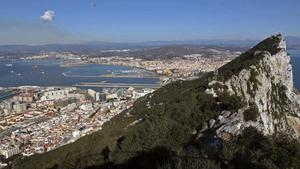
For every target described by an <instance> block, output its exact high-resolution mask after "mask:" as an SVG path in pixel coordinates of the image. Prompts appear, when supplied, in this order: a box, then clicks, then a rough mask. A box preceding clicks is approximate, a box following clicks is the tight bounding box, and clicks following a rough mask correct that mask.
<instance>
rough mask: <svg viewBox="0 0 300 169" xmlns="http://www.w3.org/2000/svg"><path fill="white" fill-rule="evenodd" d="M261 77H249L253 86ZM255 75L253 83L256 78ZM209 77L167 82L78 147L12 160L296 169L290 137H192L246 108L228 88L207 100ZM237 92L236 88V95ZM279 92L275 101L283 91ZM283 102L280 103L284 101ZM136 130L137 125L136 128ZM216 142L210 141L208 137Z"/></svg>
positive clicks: (123, 167)
mask: <svg viewBox="0 0 300 169" xmlns="http://www.w3.org/2000/svg"><path fill="white" fill-rule="evenodd" d="M279 40H280V37H273V38H270V39H267V40H265V41H264V42H263V43H260V44H259V45H258V46H257V47H254V48H253V49H251V50H250V51H249V52H246V53H244V54H242V56H241V57H238V58H236V59H235V60H234V61H233V62H231V63H229V64H227V65H225V66H224V67H222V68H221V69H220V70H219V77H218V78H219V79H221V80H225V79H227V78H230V77H231V76H232V75H233V74H237V73H238V72H239V71H240V70H242V69H244V68H246V69H248V68H249V67H250V66H251V65H253V64H256V63H257V62H258V61H259V59H260V58H262V57H263V55H262V54H256V55H254V52H255V51H257V50H261V51H268V52H270V53H271V54H273V53H274V52H276V51H278V50H279V49H277V48H276V47H277V45H278V42H279ZM264 43H266V44H264ZM257 73H258V72H251V81H253V82H255V81H256V78H255V77H256V75H257ZM252 76H253V77H252ZM212 79H213V74H212V73H207V74H205V75H202V76H201V77H200V78H199V79H196V80H193V81H178V82H175V83H172V84H168V85H166V86H164V87H162V88H160V89H158V90H157V91H155V92H154V93H153V94H150V95H147V96H145V97H143V98H140V99H139V100H137V101H136V102H135V104H134V106H133V108H132V109H130V110H128V111H126V112H123V113H121V114H120V115H118V116H116V117H115V118H113V119H112V120H111V121H109V122H108V123H106V124H105V125H104V127H103V129H102V130H101V131H98V132H96V133H93V134H91V135H88V136H86V137H83V138H81V139H79V140H78V141H76V142H75V143H72V144H69V145H66V146H63V147H61V148H58V149H56V150H53V151H50V152H48V153H45V154H40V155H34V156H30V157H26V158H24V159H21V158H17V159H14V160H13V166H11V167H12V168H14V169H46V168H47V169H50V168H51V169H61V168H68V169H69V168H105V169H108V168H117V169H132V168H133V169H135V168H138V169H156V168H157V169H194V168H195V169H196V168H197V169H204V168H205V169H221V168H222V169H241V168H243V169H252V168H255V169H279V168H280V169H298V168H300V158H299V157H300V144H299V143H298V142H296V141H294V140H288V139H286V138H287V137H285V136H284V137H277V138H268V137H264V136H263V135H262V134H260V133H259V132H257V131H256V130H255V129H252V128H249V129H247V130H246V131H245V132H244V133H243V134H242V135H241V136H239V137H237V138H233V140H231V141H228V142H223V141H221V140H220V139H218V138H215V137H213V136H215V135H214V132H215V130H214V129H210V130H208V131H207V133H204V134H205V136H207V137H204V138H205V140H204V141H202V140H195V138H194V136H193V133H194V131H196V130H197V129H199V127H200V125H202V124H203V123H204V122H207V121H208V120H209V119H212V118H214V117H217V115H218V114H219V113H220V111H222V110H229V111H237V110H238V109H239V108H241V107H244V105H245V104H244V103H243V102H242V98H240V97H237V96H234V95H230V94H229V93H228V92H227V91H226V90H227V88H226V86H223V85H221V84H215V85H214V86H213V87H214V88H215V89H216V90H217V92H218V98H213V97H212V95H209V94H206V93H205V90H206V89H207V87H208V83H209V82H210V81H211V80H212ZM234 90H236V89H234ZM282 91H284V89H283V87H280V86H277V87H276V88H274V91H272V97H274V98H271V99H277V100H274V101H276V102H277V101H278V102H280V100H278V99H279V98H281V96H282V95H284V93H282ZM281 99H282V98H281ZM258 115H259V114H258V110H257V107H255V106H250V108H249V109H248V110H246V111H245V112H244V118H245V120H246V121H249V120H252V121H255V120H256V119H257V116H258ZM132 124H134V125H132ZM210 136H212V137H210Z"/></svg>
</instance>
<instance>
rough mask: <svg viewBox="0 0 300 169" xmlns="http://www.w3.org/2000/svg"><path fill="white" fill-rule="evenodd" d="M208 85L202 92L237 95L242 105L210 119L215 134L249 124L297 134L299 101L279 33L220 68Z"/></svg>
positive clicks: (223, 134) (236, 130)
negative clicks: (212, 120)
mask: <svg viewBox="0 0 300 169" xmlns="http://www.w3.org/2000/svg"><path fill="white" fill-rule="evenodd" d="M208 86H209V88H208V89H207V90H206V92H207V93H211V94H213V95H214V97H218V94H220V93H222V92H227V93H229V94H230V95H236V96H240V97H241V98H242V101H243V102H244V103H245V105H246V106H244V107H243V108H242V109H240V110H239V111H238V112H230V113H228V112H227V114H226V111H225V112H223V113H221V114H220V116H219V117H218V119H214V120H215V121H216V122H218V123H216V122H215V123H214V125H213V127H215V128H216V131H217V134H218V135H219V136H221V137H226V136H227V135H236V134H239V133H240V132H241V131H242V130H243V129H244V128H246V127H249V126H252V127H256V128H257V129H258V130H260V131H262V132H263V133H264V134H265V135H272V134H276V133H277V132H285V133H288V134H290V135H291V136H292V137H298V138H299V137H300V108H299V107H300V106H299V105H300V101H299V95H297V94H296V93H295V89H294V87H293V74H292V66H291V64H290V56H289V55H288V53H287V48H286V43H285V39H284V37H283V35H281V34H277V35H274V36H272V37H270V38H268V39H266V40H264V41H262V42H261V43H259V44H258V45H257V46H255V47H253V48H252V49H250V50H249V51H247V52H245V53H244V54H242V55H241V56H240V57H238V58H236V59H235V60H233V61H232V62H230V63H229V64H227V65H225V66H223V67H222V68H220V69H219V70H218V71H216V72H215V73H214V80H212V81H211V82H210V83H209V85H208ZM224 113H225V116H224V115H223V114H224ZM220 119H221V120H220ZM203 130H204V129H202V131H203ZM200 135H201V134H200Z"/></svg>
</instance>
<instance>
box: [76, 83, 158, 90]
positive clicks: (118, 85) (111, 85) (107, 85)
mask: <svg viewBox="0 0 300 169" xmlns="http://www.w3.org/2000/svg"><path fill="white" fill-rule="evenodd" d="M74 86H76V87H100V88H129V87H134V88H152V89H158V88H161V87H162V86H163V84H159V83H157V84H141V83H106V82H99V83H79V84H75V85H74Z"/></svg>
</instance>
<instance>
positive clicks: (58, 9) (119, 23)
mask: <svg viewBox="0 0 300 169" xmlns="http://www.w3.org/2000/svg"><path fill="white" fill-rule="evenodd" d="M299 9H300V1H299V0H285V1H283V0H1V1H0V44H45V43H80V42H86V41H110V42H112V41H114V42H116V41H117V42H137V41H154V40H191V39H262V38H264V37H266V36H269V35H270V34H273V33H275V32H283V33H285V34H286V35H292V36H300V10H299ZM49 10H50V11H53V12H54V15H55V16H54V17H53V18H51V19H53V20H48V21H47V22H46V21H42V20H41V18H40V17H41V16H42V15H44V12H45V11H49Z"/></svg>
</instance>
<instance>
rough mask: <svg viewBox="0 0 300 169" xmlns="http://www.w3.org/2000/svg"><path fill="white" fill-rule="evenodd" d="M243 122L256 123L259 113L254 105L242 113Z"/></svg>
mask: <svg viewBox="0 0 300 169" xmlns="http://www.w3.org/2000/svg"><path fill="white" fill-rule="evenodd" d="M243 116H244V120H245V121H256V120H257V118H258V116H259V111H258V108H257V106H256V105H251V106H250V107H249V108H248V109H246V110H245V111H244V112H243Z"/></svg>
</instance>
